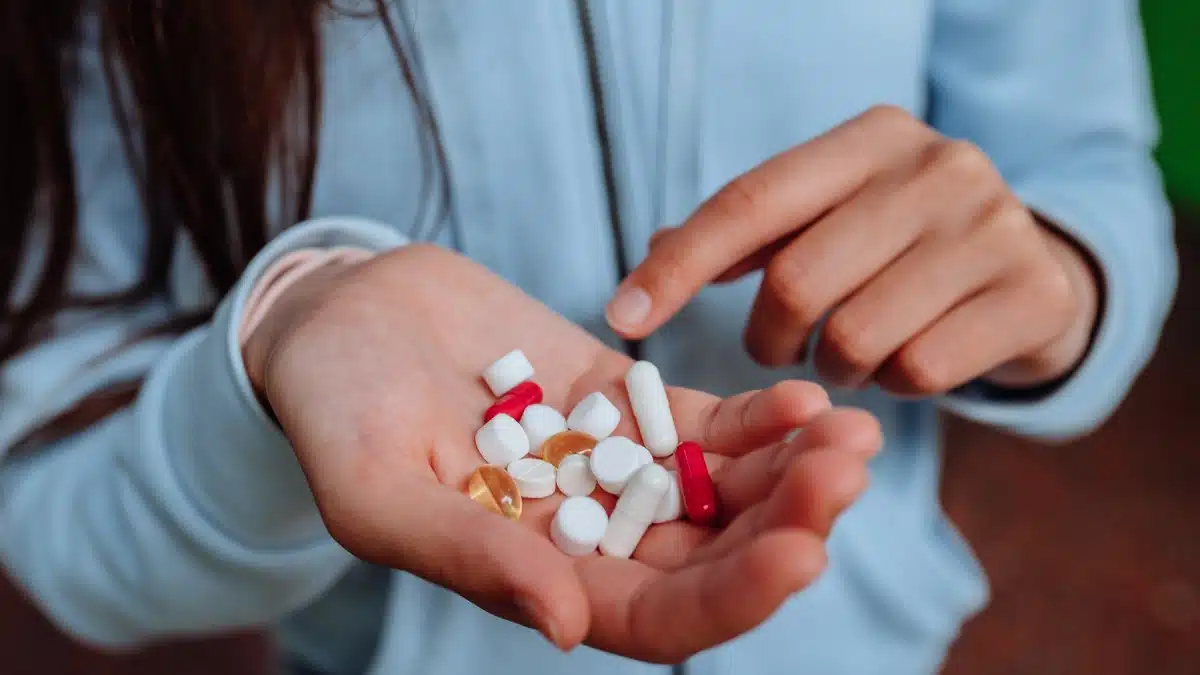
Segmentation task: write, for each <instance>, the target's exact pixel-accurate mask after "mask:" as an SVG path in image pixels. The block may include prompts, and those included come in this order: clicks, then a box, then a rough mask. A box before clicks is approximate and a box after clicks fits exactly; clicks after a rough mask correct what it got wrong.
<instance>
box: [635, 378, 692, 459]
mask: <svg viewBox="0 0 1200 675" xmlns="http://www.w3.org/2000/svg"><path fill="white" fill-rule="evenodd" d="M625 388H626V389H627V390H628V391H629V402H630V405H631V406H632V407H633V416H634V418H635V419H637V424H638V431H640V432H641V434H642V443H644V444H645V445H646V447H647V448H649V449H650V452H651V453H653V454H654V456H655V457H670V456H671V454H672V453H673V452H675V448H676V446H678V445H679V434H678V432H676V431H675V418H674V417H673V416H672V415H671V403H670V400H669V399H668V398H667V387H666V385H664V384H663V380H662V375H660V374H659V372H658V368H657V367H656V366H655V365H654V364H653V363H650V362H649V361H638V362H637V363H635V364H633V365H632V366H630V368H629V370H628V371H627V372H626V373H625Z"/></svg>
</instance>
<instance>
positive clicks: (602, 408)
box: [567, 392, 621, 441]
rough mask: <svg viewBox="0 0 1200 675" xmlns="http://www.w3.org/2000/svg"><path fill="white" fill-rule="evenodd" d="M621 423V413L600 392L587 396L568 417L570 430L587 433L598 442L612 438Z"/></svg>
mask: <svg viewBox="0 0 1200 675" xmlns="http://www.w3.org/2000/svg"><path fill="white" fill-rule="evenodd" d="M620 423H621V411H620V410H617V406H615V405H613V404H612V402H611V401H609V400H608V399H607V398H605V397H604V394H601V393H600V392H595V393H593V394H588V395H587V396H585V397H584V399H583V400H582V401H580V402H579V403H577V404H576V405H575V408H574V409H573V410H571V414H570V415H567V428H568V429H570V430H571V431H579V432H582V433H585V434H587V435H588V436H591V437H592V438H594V439H596V440H598V441H601V440H604V439H605V438H608V437H609V436H611V435H612V432H614V431H616V429H617V425H618V424H620Z"/></svg>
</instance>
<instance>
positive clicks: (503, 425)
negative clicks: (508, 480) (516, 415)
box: [475, 414, 529, 466]
mask: <svg viewBox="0 0 1200 675" xmlns="http://www.w3.org/2000/svg"><path fill="white" fill-rule="evenodd" d="M475 447H477V448H479V454H481V455H483V461H485V462H487V463H488V464H495V465H496V466H508V465H509V464H511V463H513V462H515V461H517V460H518V459H520V458H522V457H524V456H525V455H527V454H529V437H528V436H526V435H525V430H524V429H522V428H521V424H520V422H517V421H516V420H514V419H513V418H512V417H511V416H509V415H504V414H500V415H496V416H495V417H493V418H492V419H491V420H489V421H488V423H487V424H485V425H483V426H482V427H480V428H479V431H476V432H475Z"/></svg>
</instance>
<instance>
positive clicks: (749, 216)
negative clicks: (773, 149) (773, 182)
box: [710, 174, 770, 221]
mask: <svg viewBox="0 0 1200 675" xmlns="http://www.w3.org/2000/svg"><path fill="white" fill-rule="evenodd" d="M769 193H770V185H769V184H768V183H767V181H765V180H763V179H762V178H759V177H758V176H756V175H754V174H742V175H740V176H738V177H737V178H734V179H733V180H731V181H729V183H727V184H726V185H725V187H723V188H721V189H720V190H719V191H718V192H717V194H715V195H713V197H712V200H711V201H710V206H711V207H712V208H713V210H714V211H716V212H717V214H718V215H719V216H722V217H725V218H731V219H737V220H749V221H754V220H756V219H757V217H758V214H760V213H762V210H763V208H764V204H765V203H766V200H767V195H768V194H769Z"/></svg>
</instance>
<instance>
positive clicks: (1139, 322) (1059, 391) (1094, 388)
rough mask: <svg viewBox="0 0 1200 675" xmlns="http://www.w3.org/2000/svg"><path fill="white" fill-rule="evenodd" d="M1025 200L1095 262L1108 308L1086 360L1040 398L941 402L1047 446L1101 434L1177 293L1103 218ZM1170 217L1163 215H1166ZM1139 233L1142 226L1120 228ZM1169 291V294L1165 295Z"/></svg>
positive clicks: (968, 394) (978, 396) (964, 397)
mask: <svg viewBox="0 0 1200 675" xmlns="http://www.w3.org/2000/svg"><path fill="white" fill-rule="evenodd" d="M1021 197H1022V198H1023V200H1024V202H1025V203H1026V204H1027V205H1028V206H1029V207H1030V208H1032V209H1034V210H1036V211H1037V212H1038V213H1041V214H1043V215H1044V216H1045V217H1047V218H1049V219H1051V220H1052V221H1053V222H1054V223H1055V224H1056V225H1057V226H1059V227H1060V229H1061V230H1062V231H1063V232H1064V233H1066V234H1067V235H1069V236H1071V237H1072V238H1074V239H1075V241H1076V242H1078V243H1079V245H1080V246H1082V247H1083V248H1084V249H1086V250H1087V251H1088V252H1089V253H1090V254H1091V255H1092V257H1093V258H1094V259H1095V261H1096V263H1097V265H1098V267H1099V268H1100V270H1101V273H1102V274H1103V277H1104V284H1105V288H1104V298H1105V306H1104V310H1103V314H1102V316H1101V317H1100V323H1099V326H1098V327H1097V329H1096V332H1095V337H1094V340H1093V342H1092V345H1091V349H1090V350H1089V352H1088V354H1087V356H1086V357H1085V358H1084V360H1083V362H1082V363H1080V365H1079V366H1078V367H1077V368H1076V370H1075V372H1074V373H1073V374H1072V375H1071V376H1070V377H1068V378H1067V379H1066V380H1064V381H1061V382H1056V383H1054V386H1052V387H1048V388H1047V389H1046V390H1045V391H1042V392H1039V393H1040V394H1042V395H1041V396H1020V397H1011V398H1008V397H998V396H991V395H989V394H988V393H987V392H984V391H982V390H981V389H980V388H979V387H966V388H964V389H963V390H961V391H958V392H955V393H952V394H949V395H947V396H944V397H941V399H940V403H941V404H942V405H943V406H944V407H945V408H946V409H948V410H951V411H953V412H955V413H957V414H960V415H962V416H964V417H967V418H970V419H973V420H975V421H978V422H982V423H985V424H991V425H995V426H1000V427H1004V428H1007V429H1009V430H1011V431H1014V432H1016V433H1020V434H1024V435H1027V436H1033V437H1037V438H1043V439H1046V440H1069V439H1072V438H1076V437H1079V436H1083V435H1085V434H1087V433H1090V432H1091V431H1093V430H1094V429H1096V428H1097V427H1099V426H1100V425H1101V424H1102V423H1103V422H1104V421H1105V420H1106V419H1107V418H1108V417H1109V415H1111V414H1112V412H1113V411H1114V410H1115V409H1116V407H1117V406H1118V405H1120V403H1121V401H1122V400H1123V399H1124V398H1125V396H1126V394H1127V393H1128V392H1129V389H1130V387H1131V386H1132V384H1133V381H1134V380H1135V379H1136V377H1137V375H1138V374H1139V373H1140V371H1141V370H1142V368H1143V367H1144V366H1145V364H1146V362H1147V361H1148V360H1149V358H1150V356H1151V355H1152V354H1153V351H1154V346H1155V344H1156V343H1157V340H1158V335H1159V331H1160V329H1161V326H1162V321H1163V318H1164V317H1165V315H1166V313H1167V311H1168V309H1169V307H1170V299H1171V292H1170V290H1171V289H1173V288H1174V286H1175V278H1176V271H1175V267H1174V266H1173V265H1153V264H1150V265H1148V264H1147V262H1146V261H1147V260H1149V259H1153V256H1149V257H1148V256H1147V255H1145V252H1144V251H1142V250H1141V249H1142V248H1143V247H1144V246H1145V245H1146V244H1144V243H1142V242H1137V241H1131V240H1130V239H1131V238H1129V237H1119V236H1115V235H1114V233H1113V232H1111V231H1109V230H1107V229H1103V228H1086V227H1081V226H1080V224H1082V223H1096V222H1103V218H1104V214H1102V213H1096V211H1095V209H1092V208H1087V207H1085V206H1083V205H1081V204H1078V203H1073V202H1071V201H1068V200H1064V199H1063V197H1062V195H1059V194H1053V193H1051V194H1042V193H1041V192H1040V191H1039V190H1037V189H1030V190H1025V191H1024V192H1023V193H1022V194H1021ZM1164 217H1165V216H1164ZM1121 226H1123V227H1138V223H1123V224H1121ZM1164 291H1165V292H1164Z"/></svg>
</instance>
